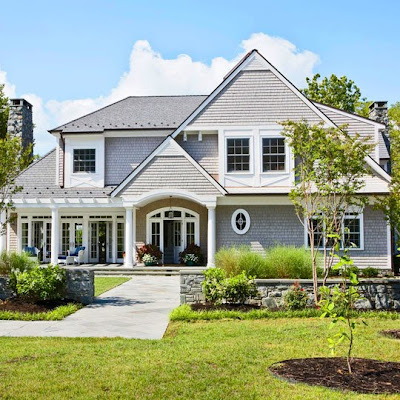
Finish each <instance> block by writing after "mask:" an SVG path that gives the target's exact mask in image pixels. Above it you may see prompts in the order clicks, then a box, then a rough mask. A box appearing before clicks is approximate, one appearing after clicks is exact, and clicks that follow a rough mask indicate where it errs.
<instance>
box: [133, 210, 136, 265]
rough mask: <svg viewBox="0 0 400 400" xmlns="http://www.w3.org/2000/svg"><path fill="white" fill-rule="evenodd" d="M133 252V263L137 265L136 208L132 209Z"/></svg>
mask: <svg viewBox="0 0 400 400" xmlns="http://www.w3.org/2000/svg"><path fill="white" fill-rule="evenodd" d="M132 254H133V265H136V208H135V207H133V209H132Z"/></svg>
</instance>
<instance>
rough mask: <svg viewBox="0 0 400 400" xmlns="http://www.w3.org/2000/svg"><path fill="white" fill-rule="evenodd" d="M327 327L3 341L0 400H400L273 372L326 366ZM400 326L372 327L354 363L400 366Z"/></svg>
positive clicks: (363, 331)
mask: <svg viewBox="0 0 400 400" xmlns="http://www.w3.org/2000/svg"><path fill="white" fill-rule="evenodd" d="M329 323H330V321H328V320H320V319H318V318H306V319H297V318H291V319H273V320H271V319H264V320H245V321H224V320H222V321H213V322H205V321H201V322H196V323H186V322H173V323H171V324H170V326H169V329H168V332H167V334H166V337H165V338H164V339H163V340H160V341H154V340H127V339H67V338H0V348H1V352H0V364H1V372H0V375H1V379H0V398H12V399H22V398H29V399H41V398H47V397H48V396H49V393H51V398H52V399H66V398H74V399H94V398H96V399H102V398H104V399H105V398H107V399H108V398H111V399H114V398H124V399H128V398H129V399H189V398H190V399H290V400H292V399H371V398H374V399H375V398H376V399H396V398H398V396H386V397H385V396H371V395H355V394H353V393H342V392H339V391H332V390H329V389H325V388H320V387H309V386H306V385H301V384H290V383H287V382H284V381H281V380H279V379H276V378H274V377H272V376H271V375H270V373H269V372H268V368H269V366H270V365H271V364H272V363H275V362H277V361H281V360H285V359H289V358H294V357H295V358H302V357H318V356H322V357H326V356H329V351H328V349H327V345H326V338H327V334H328V332H327V330H326V328H327V326H328V325H329ZM396 328H398V321H392V320H384V319H378V318H369V319H368V326H363V327H360V328H359V338H358V339H357V341H356V345H355V352H354V355H355V356H357V357H367V358H375V359H380V360H390V361H397V362H399V361H400V351H399V342H398V341H396V340H395V339H390V338H387V337H385V336H382V335H380V334H379V333H378V332H379V331H381V330H385V329H396Z"/></svg>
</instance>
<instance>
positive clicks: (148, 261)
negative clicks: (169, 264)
mask: <svg viewBox="0 0 400 400" xmlns="http://www.w3.org/2000/svg"><path fill="white" fill-rule="evenodd" d="M142 261H143V262H144V265H145V266H146V267H150V266H151V265H154V264H156V263H157V261H158V260H157V258H156V257H155V256H152V255H151V254H145V255H144V256H143V258H142Z"/></svg>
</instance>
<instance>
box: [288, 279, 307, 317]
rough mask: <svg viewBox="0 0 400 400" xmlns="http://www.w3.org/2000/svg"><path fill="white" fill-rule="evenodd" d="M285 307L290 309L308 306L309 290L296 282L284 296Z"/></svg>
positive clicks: (300, 308)
mask: <svg viewBox="0 0 400 400" xmlns="http://www.w3.org/2000/svg"><path fill="white" fill-rule="evenodd" d="M283 300H284V305H285V308H287V309H288V310H303V309H304V308H306V307H307V302H308V294H307V292H306V291H305V290H304V289H303V288H302V287H301V286H300V285H299V283H298V282H296V283H295V284H294V285H293V286H292V287H291V288H290V289H289V290H288V291H287V293H286V294H285V297H284V298H283Z"/></svg>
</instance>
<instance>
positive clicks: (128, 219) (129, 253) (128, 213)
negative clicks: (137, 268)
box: [124, 207, 133, 268]
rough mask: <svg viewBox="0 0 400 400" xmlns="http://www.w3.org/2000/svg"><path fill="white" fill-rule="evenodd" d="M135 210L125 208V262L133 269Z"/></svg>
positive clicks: (125, 264) (126, 265)
mask: <svg viewBox="0 0 400 400" xmlns="http://www.w3.org/2000/svg"><path fill="white" fill-rule="evenodd" d="M132 243H133V208H132V207H125V261H124V266H125V267H127V268H132V267H133V246H132Z"/></svg>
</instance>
